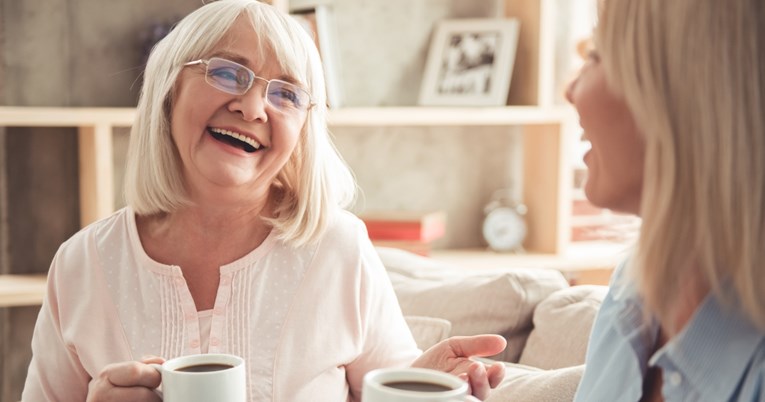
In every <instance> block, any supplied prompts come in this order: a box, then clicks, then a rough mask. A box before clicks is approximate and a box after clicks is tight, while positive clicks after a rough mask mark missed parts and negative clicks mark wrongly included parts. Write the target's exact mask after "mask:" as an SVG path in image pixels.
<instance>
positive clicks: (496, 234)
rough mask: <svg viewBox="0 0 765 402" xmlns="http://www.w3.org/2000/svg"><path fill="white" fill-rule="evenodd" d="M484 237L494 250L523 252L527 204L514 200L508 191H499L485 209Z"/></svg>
mask: <svg viewBox="0 0 765 402" xmlns="http://www.w3.org/2000/svg"><path fill="white" fill-rule="evenodd" d="M484 212H485V213H486V217H485V218H484V220H483V238H484V240H486V242H487V243H488V244H489V247H490V248H491V249H492V250H494V251H502V252H511V251H512V252H522V251H523V240H524V239H525V238H526V232H527V228H526V221H525V219H524V218H525V215H526V206H525V205H523V204H521V203H519V202H515V201H513V199H512V198H511V197H508V196H507V191H506V190H502V191H497V192H496V193H495V194H494V196H493V197H492V200H491V201H490V202H489V203H488V204H487V205H486V208H485V209H484Z"/></svg>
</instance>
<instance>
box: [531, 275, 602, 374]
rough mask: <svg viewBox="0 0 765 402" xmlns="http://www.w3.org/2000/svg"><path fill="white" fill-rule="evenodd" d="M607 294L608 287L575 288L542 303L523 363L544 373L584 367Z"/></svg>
mask: <svg viewBox="0 0 765 402" xmlns="http://www.w3.org/2000/svg"><path fill="white" fill-rule="evenodd" d="M607 292H608V287H606V286H596V285H581V286H573V287H570V288H567V289H562V290H559V291H557V292H555V293H554V294H552V295H551V296H550V297H548V298H547V299H546V300H544V301H543V302H541V303H540V304H539V306H538V307H537V309H536V311H535V312H534V329H533V330H532V331H531V334H530V335H529V338H528V340H527V341H526V347H525V348H524V349H523V354H522V355H521V359H520V361H519V363H522V364H525V365H529V366H534V367H539V368H542V369H557V368H561V367H569V366H576V365H579V364H583V363H584V358H585V353H586V352H587V341H588V339H589V336H590V330H591V329H592V323H593V321H594V319H595V315H596V314H597V312H598V309H599V308H600V304H601V303H602V302H603V298H604V297H605V296H606V293H607Z"/></svg>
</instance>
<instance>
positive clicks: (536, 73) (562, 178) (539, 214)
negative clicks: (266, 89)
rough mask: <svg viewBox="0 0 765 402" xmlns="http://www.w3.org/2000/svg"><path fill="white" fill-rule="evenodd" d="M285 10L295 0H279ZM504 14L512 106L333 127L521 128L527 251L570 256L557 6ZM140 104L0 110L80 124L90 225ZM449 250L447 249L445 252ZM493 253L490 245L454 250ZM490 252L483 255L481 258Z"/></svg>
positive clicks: (107, 205)
mask: <svg viewBox="0 0 765 402" xmlns="http://www.w3.org/2000/svg"><path fill="white" fill-rule="evenodd" d="M274 4H276V5H277V6H278V7H280V8H281V9H283V10H287V9H288V8H289V7H288V6H289V4H288V0H274ZM504 9H505V15H506V16H507V17H512V18H518V19H519V20H520V23H521V27H522V30H521V36H520V38H519V43H518V49H517V53H516V58H515V66H514V69H513V77H512V82H513V84H512V88H511V91H510V95H509V103H510V104H512V105H521V106H507V107H488V108H486V107H480V108H478V107H456V108H455V107H443V108H434V107H381V108H344V109H338V110H332V111H330V116H329V123H330V127H368V126H515V127H520V129H521V130H522V133H523V136H524V141H523V143H524V159H525V161H524V172H523V182H524V186H523V202H524V203H525V204H526V205H527V206H529V213H528V215H527V222H528V224H529V228H530V229H529V234H528V236H527V239H526V241H525V243H524V246H525V248H526V249H527V250H529V251H532V252H533V253H536V254H540V255H547V256H555V255H563V253H565V251H566V248H567V246H568V243H569V227H570V225H569V219H570V215H571V209H570V208H571V206H570V202H569V201H570V199H571V196H570V191H571V189H570V187H571V186H570V183H571V171H570V169H569V165H568V159H567V157H566V152H565V150H566V148H567V147H568V141H569V137H570V136H568V135H567V129H568V127H570V124H571V123H572V122H575V118H574V117H573V114H572V112H571V110H570V109H569V108H566V107H554V106H552V99H553V93H554V92H553V66H554V52H555V43H554V22H555V18H554V7H553V4H552V0H504ZM134 118H135V110H134V109H133V108H49V107H0V126H3V127H76V128H77V129H78V139H79V159H80V160H79V176H80V216H81V219H80V223H81V225H82V226H85V225H87V224H89V223H91V222H93V221H95V220H97V219H100V218H102V217H105V216H107V215H109V214H110V213H112V212H113V210H114V208H115V202H114V191H113V187H114V182H113V175H114V172H113V166H112V163H113V162H112V160H113V150H112V133H113V130H114V128H115V127H129V126H131V125H132V123H133V120H134ZM443 255H444V254H442V256H443ZM459 255H462V256H463V257H466V258H471V259H474V258H479V259H480V258H484V257H487V256H488V257H491V254H490V253H488V252H486V251H483V250H474V251H472V252H470V253H461V254H460V253H457V254H452V255H451V257H449V258H452V259H453V258H460V257H455V256H459ZM482 256H483V257H482ZM42 292H44V276H43V277H31V278H30V277H23V276H21V277H20V276H9V275H6V276H2V275H0V306H2V305H18V304H2V303H32V304H37V303H39V301H40V300H42Z"/></svg>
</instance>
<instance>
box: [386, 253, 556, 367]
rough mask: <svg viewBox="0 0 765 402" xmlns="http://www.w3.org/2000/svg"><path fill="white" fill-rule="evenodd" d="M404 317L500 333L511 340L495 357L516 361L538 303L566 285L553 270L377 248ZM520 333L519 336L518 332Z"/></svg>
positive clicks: (456, 329)
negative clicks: (476, 265) (481, 266)
mask: <svg viewBox="0 0 765 402" xmlns="http://www.w3.org/2000/svg"><path fill="white" fill-rule="evenodd" d="M377 251H378V253H379V254H380V258H381V259H382V262H383V264H384V265H385V267H386V269H387V270H388V274H389V276H390V278H391V282H392V283H393V288H394V290H395V291H396V295H397V296H398V300H399V303H400V304H401V309H402V311H403V312H404V315H415V316H427V317H437V318H443V319H445V320H448V321H449V322H451V325H452V328H451V335H476V334H500V335H503V336H505V337H506V338H508V340H511V341H512V345H511V346H509V347H508V348H507V349H506V351H505V352H504V353H503V354H502V355H499V356H496V357H495V358H497V359H499V360H503V361H517V359H518V357H519V356H520V352H521V348H522V346H523V345H522V344H523V341H525V335H526V333H528V331H529V329H530V328H531V318H532V313H533V311H534V308H535V307H536V305H537V304H538V303H539V302H540V301H541V300H543V299H545V298H546V297H547V296H549V295H550V294H552V293H553V292H555V291H556V290H558V289H561V288H566V287H568V283H567V282H566V280H565V278H564V277H563V275H562V274H561V273H560V272H558V271H555V270H548V269H539V268H529V269H502V270H497V269H494V270H478V269H470V267H455V266H449V265H446V264H443V263H439V262H437V261H435V260H433V259H431V258H427V257H421V256H418V255H415V254H413V253H409V252H406V251H403V250H397V249H391V248H385V247H378V248H377ZM518 334H522V337H518V336H516V335H518Z"/></svg>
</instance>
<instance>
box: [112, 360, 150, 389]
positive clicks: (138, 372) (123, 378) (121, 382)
mask: <svg viewBox="0 0 765 402" xmlns="http://www.w3.org/2000/svg"><path fill="white" fill-rule="evenodd" d="M101 376H106V379H108V381H109V382H110V383H111V384H112V385H114V386H116V387H134V386H141V387H146V388H156V387H158V386H159V384H160V383H161V382H162V376H161V375H160V374H159V372H158V371H157V370H156V369H154V367H151V366H149V365H147V364H144V363H140V362H123V363H117V364H113V365H109V366H107V367H106V368H105V369H104V371H103V372H101Z"/></svg>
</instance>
